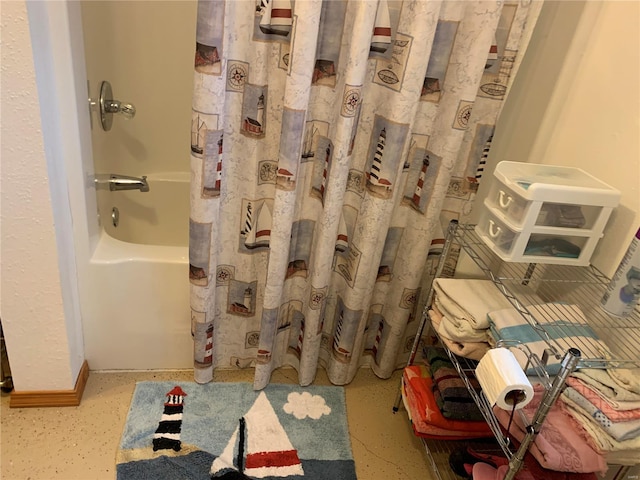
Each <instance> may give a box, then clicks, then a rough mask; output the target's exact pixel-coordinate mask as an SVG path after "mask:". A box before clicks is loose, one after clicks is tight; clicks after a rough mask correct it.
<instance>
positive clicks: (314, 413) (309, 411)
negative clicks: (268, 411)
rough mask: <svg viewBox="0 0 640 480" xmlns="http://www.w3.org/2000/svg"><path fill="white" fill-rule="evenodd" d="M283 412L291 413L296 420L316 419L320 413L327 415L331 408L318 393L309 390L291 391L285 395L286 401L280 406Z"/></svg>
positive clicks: (320, 415)
mask: <svg viewBox="0 0 640 480" xmlns="http://www.w3.org/2000/svg"><path fill="white" fill-rule="evenodd" d="M282 408H283V409H284V411H285V412H287V413H288V414H290V415H293V416H294V417H296V418H297V419H298V420H302V419H304V418H307V417H309V418H313V419H314V420H318V419H319V418H320V417H322V415H329V414H330V413H331V408H329V406H328V405H327V404H326V402H325V401H324V398H323V397H321V396H320V395H311V394H310V393H309V392H303V393H297V392H292V393H290V394H289V395H288V396H287V403H286V404H285V406H284V407H282Z"/></svg>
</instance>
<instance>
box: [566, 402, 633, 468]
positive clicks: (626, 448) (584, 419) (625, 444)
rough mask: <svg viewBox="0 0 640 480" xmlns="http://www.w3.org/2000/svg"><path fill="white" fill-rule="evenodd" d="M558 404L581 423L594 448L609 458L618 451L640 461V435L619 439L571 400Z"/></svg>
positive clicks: (585, 436) (584, 436) (628, 457)
mask: <svg viewBox="0 0 640 480" xmlns="http://www.w3.org/2000/svg"><path fill="white" fill-rule="evenodd" d="M556 405H558V406H559V407H560V408H562V409H563V410H564V411H565V412H566V413H567V414H568V415H569V416H570V417H571V418H572V420H573V421H574V422H575V423H576V424H578V425H580V427H581V428H582V429H583V431H584V432H585V433H586V434H583V438H587V439H588V442H589V444H590V445H591V446H592V448H593V449H594V450H596V451H598V452H604V453H605V454H607V458H609V453H611V452H618V453H620V454H621V456H622V455H624V457H626V458H627V459H628V460H630V461H631V462H632V463H631V464H633V465H635V464H639V463H640V437H635V438H630V439H628V440H623V441H618V440H616V439H615V438H613V437H612V436H611V435H608V434H607V433H606V432H605V431H604V430H603V429H602V427H600V426H599V425H597V424H596V423H595V422H593V419H592V418H590V417H589V415H588V414H586V413H585V411H584V410H583V409H582V408H579V407H578V406H577V405H575V404H574V403H572V402H571V400H567V399H562V401H559V402H556Z"/></svg>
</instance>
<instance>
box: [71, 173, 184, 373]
mask: <svg viewBox="0 0 640 480" xmlns="http://www.w3.org/2000/svg"><path fill="white" fill-rule="evenodd" d="M147 180H148V182H149V187H150V191H149V192H140V191H137V190H132V191H117V192H110V191H108V190H104V189H99V190H98V208H99V211H100V218H101V223H102V226H103V230H102V232H101V237H100V240H99V242H98V245H97V247H96V250H95V252H94V254H93V256H92V258H91V261H90V264H89V269H90V271H89V273H90V279H91V285H90V286H88V288H89V290H90V291H89V292H87V298H88V301H87V302H86V304H85V306H84V312H83V313H84V315H83V317H84V318H83V327H84V328H83V330H84V332H83V333H84V344H85V356H86V358H87V361H88V363H89V366H90V368H91V369H92V370H112V369H125V370H145V369H177V368H190V367H191V366H192V365H193V362H192V359H193V353H192V352H193V344H192V341H191V334H190V329H191V327H190V325H191V320H190V319H191V313H190V307H189V254H188V238H189V174H188V173H172V174H163V175H149V177H148V178H147ZM113 207H117V208H118V210H119V215H120V223H119V225H118V227H114V226H113V224H112V222H111V211H112V208H113Z"/></svg>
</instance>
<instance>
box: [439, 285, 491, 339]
mask: <svg viewBox="0 0 640 480" xmlns="http://www.w3.org/2000/svg"><path fill="white" fill-rule="evenodd" d="M433 308H435V309H438V310H439V311H440V312H442V311H443V310H444V307H443V306H442V303H441V302H440V297H439V296H438V294H436V295H435V297H434V299H433ZM437 330H438V333H439V334H440V335H443V336H445V337H448V338H451V339H453V340H455V341H457V342H486V341H487V340H488V338H489V330H488V329H487V328H481V329H478V328H474V327H473V325H472V324H471V323H470V322H468V321H466V320H459V319H456V318H454V317H450V316H448V315H447V314H445V313H443V314H442V320H441V321H440V325H439V326H438V329H437Z"/></svg>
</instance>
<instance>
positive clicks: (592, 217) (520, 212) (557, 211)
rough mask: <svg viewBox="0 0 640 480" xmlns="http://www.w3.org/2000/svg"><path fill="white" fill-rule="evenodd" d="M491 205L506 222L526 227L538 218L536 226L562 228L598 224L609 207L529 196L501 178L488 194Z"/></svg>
mask: <svg viewBox="0 0 640 480" xmlns="http://www.w3.org/2000/svg"><path fill="white" fill-rule="evenodd" d="M487 203H488V205H489V207H491V208H493V209H494V210H495V211H496V212H497V213H498V215H499V216H501V218H502V219H503V221H505V222H506V223H508V224H510V225H511V226H512V227H515V228H518V229H522V228H524V227H525V225H527V224H528V223H530V220H529V218H530V217H531V219H532V220H533V219H534V218H535V221H534V222H533V223H532V225H533V226H548V227H561V228H583V229H586V230H590V229H592V228H594V226H595V224H596V221H597V220H598V219H599V217H600V215H601V214H602V213H603V211H604V210H603V209H604V208H605V207H603V206H600V205H580V204H572V203H553V202H544V201H533V200H527V199H526V198H523V197H521V196H520V195H518V194H517V193H516V192H515V191H513V190H511V189H510V188H508V187H507V186H506V185H504V184H502V183H500V182H499V181H497V182H494V183H493V185H492V186H491V190H490V192H489V195H488V196H487Z"/></svg>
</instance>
